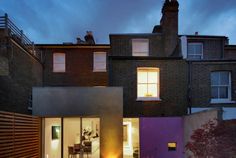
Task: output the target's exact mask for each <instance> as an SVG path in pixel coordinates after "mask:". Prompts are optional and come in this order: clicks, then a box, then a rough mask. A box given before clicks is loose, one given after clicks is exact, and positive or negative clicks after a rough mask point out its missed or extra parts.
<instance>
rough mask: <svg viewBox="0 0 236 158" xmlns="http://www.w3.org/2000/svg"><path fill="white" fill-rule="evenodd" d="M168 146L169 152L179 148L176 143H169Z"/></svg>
mask: <svg viewBox="0 0 236 158" xmlns="http://www.w3.org/2000/svg"><path fill="white" fill-rule="evenodd" d="M167 146H168V151H176V147H177V144H176V143H173V142H171V143H168V144H167Z"/></svg>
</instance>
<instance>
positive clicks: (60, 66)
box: [53, 64, 65, 72]
mask: <svg viewBox="0 0 236 158" xmlns="http://www.w3.org/2000/svg"><path fill="white" fill-rule="evenodd" d="M53 72H65V64H54V65H53Z"/></svg>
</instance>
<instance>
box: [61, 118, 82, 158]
mask: <svg viewBox="0 0 236 158" xmlns="http://www.w3.org/2000/svg"><path fill="white" fill-rule="evenodd" d="M80 120H81V118H80V117H76V118H63V157H64V158H68V157H69V158H70V157H75V156H77V157H79V153H80V152H79V149H78V150H75V149H74V146H76V145H79V144H80V137H81V130H80V128H81V125H80V124H81V121H80Z"/></svg>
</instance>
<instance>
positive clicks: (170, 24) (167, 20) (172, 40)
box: [160, 0, 179, 57]
mask: <svg viewBox="0 0 236 158" xmlns="http://www.w3.org/2000/svg"><path fill="white" fill-rule="evenodd" d="M178 14H179V3H178V1H177V0H166V1H165V2H164V5H163V7H162V18H161V21H160V24H161V28H162V34H163V45H164V51H165V55H166V57H169V56H171V54H172V53H173V52H174V50H175V49H176V47H177V44H178V39H179V38H178Z"/></svg>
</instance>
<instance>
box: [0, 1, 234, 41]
mask: <svg viewBox="0 0 236 158" xmlns="http://www.w3.org/2000/svg"><path fill="white" fill-rule="evenodd" d="M163 1H164V0H128V1H127V0H119V1H114V0H101V1H100V0H99V1H98V0H97V1H95V0H70V1H65V0H60V1H58V0H40V1H29V0H20V1H16V0H1V1H0V13H1V12H7V13H9V16H10V18H11V19H13V21H14V22H15V24H16V25H17V26H18V27H20V28H21V29H23V30H24V32H25V33H26V35H27V36H28V37H29V38H30V39H31V40H33V41H35V42H36V43H62V42H70V41H71V42H75V39H76V37H77V36H80V37H83V36H84V35H85V32H86V31H87V30H92V31H93V32H94V36H95V40H96V41H97V42H98V43H109V34H110V33H128V32H130V33H133V32H137V33H143V32H151V31H152V28H153V26H154V25H156V24H159V20H160V17H161V7H162V4H163ZM179 3H180V13H179V19H180V20H179V26H180V27H179V31H180V33H181V34H193V33H194V32H195V31H199V33H200V34H203V33H204V34H216V35H218V34H222V33H224V34H227V35H228V36H230V38H232V42H234V43H236V39H235V38H233V37H234V36H235V34H236V30H235V29H232V27H231V26H230V23H234V21H235V18H236V10H235V7H234V6H236V1H235V0H227V1H223V0H215V1H214V2H213V1H212V0H197V1H192V0H179ZM229 17H230V19H229ZM234 24H235V23H234ZM222 25H224V26H227V27H224V31H222V30H220V29H219V28H221V26H222Z"/></svg>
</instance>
